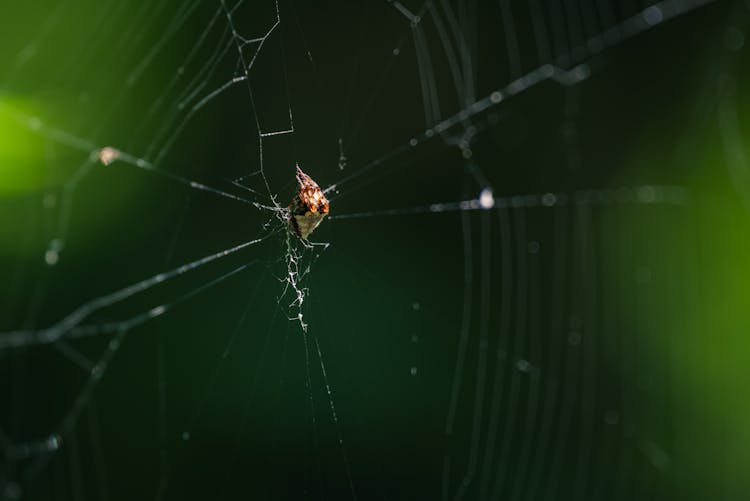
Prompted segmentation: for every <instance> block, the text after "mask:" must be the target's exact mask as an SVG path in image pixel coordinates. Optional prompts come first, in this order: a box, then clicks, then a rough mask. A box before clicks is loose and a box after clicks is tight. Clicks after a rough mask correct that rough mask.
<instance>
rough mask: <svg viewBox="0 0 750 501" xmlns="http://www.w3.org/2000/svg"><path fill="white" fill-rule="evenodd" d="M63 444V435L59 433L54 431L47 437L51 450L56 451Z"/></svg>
mask: <svg viewBox="0 0 750 501" xmlns="http://www.w3.org/2000/svg"><path fill="white" fill-rule="evenodd" d="M61 445H62V437H61V436H60V434H59V433H53V434H52V435H50V436H49V437H47V447H48V448H49V450H50V451H56V450H58V449H59V448H60V446H61Z"/></svg>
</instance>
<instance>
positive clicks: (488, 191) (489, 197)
mask: <svg viewBox="0 0 750 501" xmlns="http://www.w3.org/2000/svg"><path fill="white" fill-rule="evenodd" d="M479 206H480V207H481V208H483V209H491V208H493V207H494V206H495V196H494V195H493V193H492V188H490V187H487V188H485V189H483V190H482V192H481V193H480V194H479Z"/></svg>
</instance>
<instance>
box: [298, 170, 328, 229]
mask: <svg viewBox="0 0 750 501" xmlns="http://www.w3.org/2000/svg"><path fill="white" fill-rule="evenodd" d="M297 184H298V185H299V190H297V194H296V195H295V196H294V199H292V203H291V205H290V206H289V211H290V214H289V225H290V226H291V227H292V230H293V231H294V233H295V234H296V235H297V236H298V237H300V238H301V239H302V240H303V241H306V240H307V237H308V236H309V235H310V233H312V232H313V231H314V230H315V228H317V227H318V225H319V224H320V223H321V221H323V219H324V218H325V217H326V216H327V215H328V210H329V204H328V199H326V197H325V195H324V194H323V190H321V189H320V186H318V183H316V182H315V181H313V180H312V178H311V177H310V176H308V175H307V174H305V173H304V172H302V169H300V168H299V165H298V166H297Z"/></svg>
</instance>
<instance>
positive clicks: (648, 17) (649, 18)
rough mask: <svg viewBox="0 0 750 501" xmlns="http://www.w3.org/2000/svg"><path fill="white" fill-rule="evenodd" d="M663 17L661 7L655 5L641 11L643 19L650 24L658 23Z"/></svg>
mask: <svg viewBox="0 0 750 501" xmlns="http://www.w3.org/2000/svg"><path fill="white" fill-rule="evenodd" d="M663 19H664V14H662V12H661V9H660V8H659V7H658V6H656V5H652V6H651V7H649V8H648V9H646V10H644V11H643V20H644V21H646V22H647V23H648V24H649V25H650V26H654V25H655V24H659V23H660V22H662V20H663Z"/></svg>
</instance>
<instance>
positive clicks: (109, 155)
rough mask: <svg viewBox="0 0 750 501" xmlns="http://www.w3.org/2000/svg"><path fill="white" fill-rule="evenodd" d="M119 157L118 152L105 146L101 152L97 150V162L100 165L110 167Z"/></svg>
mask: <svg viewBox="0 0 750 501" xmlns="http://www.w3.org/2000/svg"><path fill="white" fill-rule="evenodd" d="M119 156H120V152H119V151H117V150H116V149H114V148H112V147H110V146H105V147H104V148H102V149H101V150H99V161H100V162H101V163H102V165H105V166H106V165H110V164H111V163H112V162H114V161H115V160H117V158H118V157H119Z"/></svg>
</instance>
